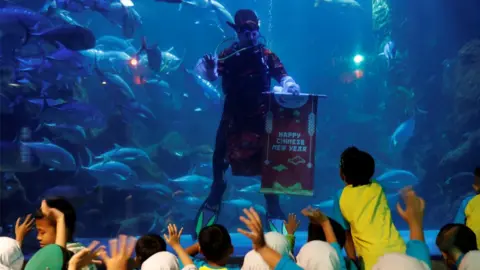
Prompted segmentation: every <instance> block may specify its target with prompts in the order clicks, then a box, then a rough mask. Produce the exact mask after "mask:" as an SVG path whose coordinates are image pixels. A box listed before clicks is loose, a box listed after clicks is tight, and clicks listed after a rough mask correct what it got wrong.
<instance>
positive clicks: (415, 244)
mask: <svg viewBox="0 0 480 270" xmlns="http://www.w3.org/2000/svg"><path fill="white" fill-rule="evenodd" d="M406 253H407V255H408V256H410V257H413V258H415V259H417V260H420V261H422V262H424V263H426V264H427V265H428V267H429V269H432V260H431V259H430V250H429V249H428V246H427V244H425V242H423V241H420V240H410V241H409V242H408V243H407V251H406Z"/></svg>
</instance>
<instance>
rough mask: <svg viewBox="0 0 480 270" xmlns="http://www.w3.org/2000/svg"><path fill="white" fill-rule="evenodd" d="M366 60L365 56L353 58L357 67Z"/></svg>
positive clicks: (358, 55)
mask: <svg viewBox="0 0 480 270" xmlns="http://www.w3.org/2000/svg"><path fill="white" fill-rule="evenodd" d="M364 60H365V57H363V55H360V54H357V55H355V57H353V62H354V63H355V64H357V65H360V64H361V63H362V62H363V61H364Z"/></svg>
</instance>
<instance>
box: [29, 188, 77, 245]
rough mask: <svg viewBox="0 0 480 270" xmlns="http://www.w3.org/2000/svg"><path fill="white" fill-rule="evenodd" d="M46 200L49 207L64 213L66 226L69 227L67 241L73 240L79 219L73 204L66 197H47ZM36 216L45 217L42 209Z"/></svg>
mask: <svg viewBox="0 0 480 270" xmlns="http://www.w3.org/2000/svg"><path fill="white" fill-rule="evenodd" d="M45 202H46V203H47V205H48V207H51V208H55V209H57V210H58V211H60V212H62V213H63V216H64V218H65V227H66V229H67V241H68V242H72V241H73V235H74V233H75V222H76V221H77V214H76V213H75V208H74V207H73V205H72V204H71V203H70V202H69V201H68V200H67V199H65V198H64V197H50V198H46V199H45ZM35 218H38V219H42V218H44V216H43V214H42V212H41V211H37V212H36V213H35Z"/></svg>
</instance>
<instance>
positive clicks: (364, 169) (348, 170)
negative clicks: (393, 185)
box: [340, 146, 375, 187]
mask: <svg viewBox="0 0 480 270" xmlns="http://www.w3.org/2000/svg"><path fill="white" fill-rule="evenodd" d="M374 173H375V160H374V159H373V157H372V156H371V155H370V154H369V153H367V152H364V151H361V150H359V149H358V148H356V147H353V146H352V147H349V148H347V149H345V151H343V153H342V155H341V157H340V177H341V178H342V180H343V181H344V182H345V183H346V184H347V185H352V186H354V187H356V186H362V185H367V184H370V183H371V179H372V177H373V174H374Z"/></svg>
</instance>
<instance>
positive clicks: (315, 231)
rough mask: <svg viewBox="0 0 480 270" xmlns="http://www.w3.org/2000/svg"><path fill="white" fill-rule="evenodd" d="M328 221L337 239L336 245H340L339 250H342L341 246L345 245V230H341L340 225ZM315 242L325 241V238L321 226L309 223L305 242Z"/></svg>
mask: <svg viewBox="0 0 480 270" xmlns="http://www.w3.org/2000/svg"><path fill="white" fill-rule="evenodd" d="M328 219H329V220H330V224H331V225H332V228H333V233H334V234H335V237H336V238H337V243H338V244H339V245H340V247H341V248H343V246H344V245H345V230H344V229H343V227H342V225H340V224H339V223H338V222H336V221H335V220H333V219H331V218H328ZM316 240H318V241H327V238H326V237H325V232H324V231H323V228H322V226H320V225H318V224H314V223H309V224H308V236H307V242H310V241H316Z"/></svg>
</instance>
